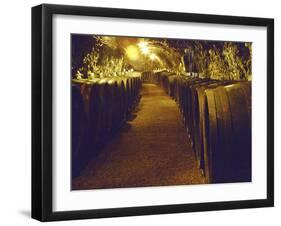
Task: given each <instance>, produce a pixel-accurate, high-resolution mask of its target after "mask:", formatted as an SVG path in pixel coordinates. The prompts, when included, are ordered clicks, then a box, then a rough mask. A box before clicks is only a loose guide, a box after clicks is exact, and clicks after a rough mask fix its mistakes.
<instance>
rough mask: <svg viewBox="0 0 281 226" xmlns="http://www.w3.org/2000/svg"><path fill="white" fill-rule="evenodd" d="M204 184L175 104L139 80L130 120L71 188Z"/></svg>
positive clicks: (162, 93)
mask: <svg viewBox="0 0 281 226" xmlns="http://www.w3.org/2000/svg"><path fill="white" fill-rule="evenodd" d="M200 183H204V178H203V177H202V176H201V175H200V172H199V169H198V168H197V166H196V162H195V156H194V153H193V150H192V149H191V146H190V143H189V142H188V139H187V135H186V132H185V129H184V126H183V123H182V120H181V115H180V112H179V110H178V107H177V105H176V103H175V101H173V100H172V99H171V98H170V97H169V96H168V95H167V94H165V92H164V91H163V90H162V89H161V88H159V87H158V86H156V85H153V84H143V87H142V98H141V100H140V103H139V106H138V109H136V112H135V113H134V115H133V117H132V119H131V121H129V122H127V123H126V125H125V126H124V127H123V128H122V129H121V131H120V132H119V133H118V134H116V135H115V137H114V138H113V139H112V140H111V142H109V143H108V144H107V145H106V146H105V147H104V149H103V150H102V151H101V154H100V155H99V156H98V157H97V158H96V159H94V160H92V161H90V163H89V164H88V166H87V167H86V168H85V170H84V171H83V172H82V174H81V176H79V177H77V178H75V179H74V180H73V183H72V188H73V189H75V190H76V189H93V188H117V187H143V186H163V185H181V184H200Z"/></svg>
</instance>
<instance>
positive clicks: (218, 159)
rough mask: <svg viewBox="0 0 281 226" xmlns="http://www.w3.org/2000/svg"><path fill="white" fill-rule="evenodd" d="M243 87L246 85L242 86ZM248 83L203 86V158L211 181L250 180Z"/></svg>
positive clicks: (249, 85)
mask: <svg viewBox="0 0 281 226" xmlns="http://www.w3.org/2000/svg"><path fill="white" fill-rule="evenodd" d="M245 87H246V88H245ZM250 87H251V83H250V82H248V83H243V84H242V83H241V82H239V83H236V84H231V85H227V86H221V87H218V88H215V89H207V90H206V91H205V93H206V99H205V101H206V102H205V104H206V108H205V117H204V120H205V122H204V130H205V137H204V157H205V168H206V175H207V176H208V180H209V181H210V182H212V183H226V182H244V181H250V180H251V114H249V110H250V109H251V107H250V102H249V100H250V97H249V95H250V94H249V92H248V93H247V92H245V91H244V90H245V89H248V90H250Z"/></svg>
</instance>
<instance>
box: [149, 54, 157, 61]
mask: <svg viewBox="0 0 281 226" xmlns="http://www.w3.org/2000/svg"><path fill="white" fill-rule="evenodd" d="M149 58H150V60H156V58H157V56H156V55H155V54H154V53H151V54H150V55H149Z"/></svg>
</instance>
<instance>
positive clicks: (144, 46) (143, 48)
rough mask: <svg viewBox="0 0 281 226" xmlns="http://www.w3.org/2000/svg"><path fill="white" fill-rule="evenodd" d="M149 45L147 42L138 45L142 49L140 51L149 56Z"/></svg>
mask: <svg viewBox="0 0 281 226" xmlns="http://www.w3.org/2000/svg"><path fill="white" fill-rule="evenodd" d="M147 45H148V43H147V42H145V41H141V42H139V43H138V46H139V47H140V50H141V52H142V53H143V54H148V53H149V48H148V46H147Z"/></svg>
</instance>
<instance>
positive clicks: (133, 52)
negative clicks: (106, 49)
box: [126, 45, 139, 61]
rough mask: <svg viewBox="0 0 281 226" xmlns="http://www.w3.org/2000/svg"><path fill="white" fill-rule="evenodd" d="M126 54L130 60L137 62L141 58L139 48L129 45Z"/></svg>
mask: <svg viewBox="0 0 281 226" xmlns="http://www.w3.org/2000/svg"><path fill="white" fill-rule="evenodd" d="M126 54H127V56H128V58H129V59H130V60H133V61H134V60H137V59H138V58H139V51H138V48H137V47H136V46H134V45H129V46H128V47H127V48H126Z"/></svg>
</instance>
